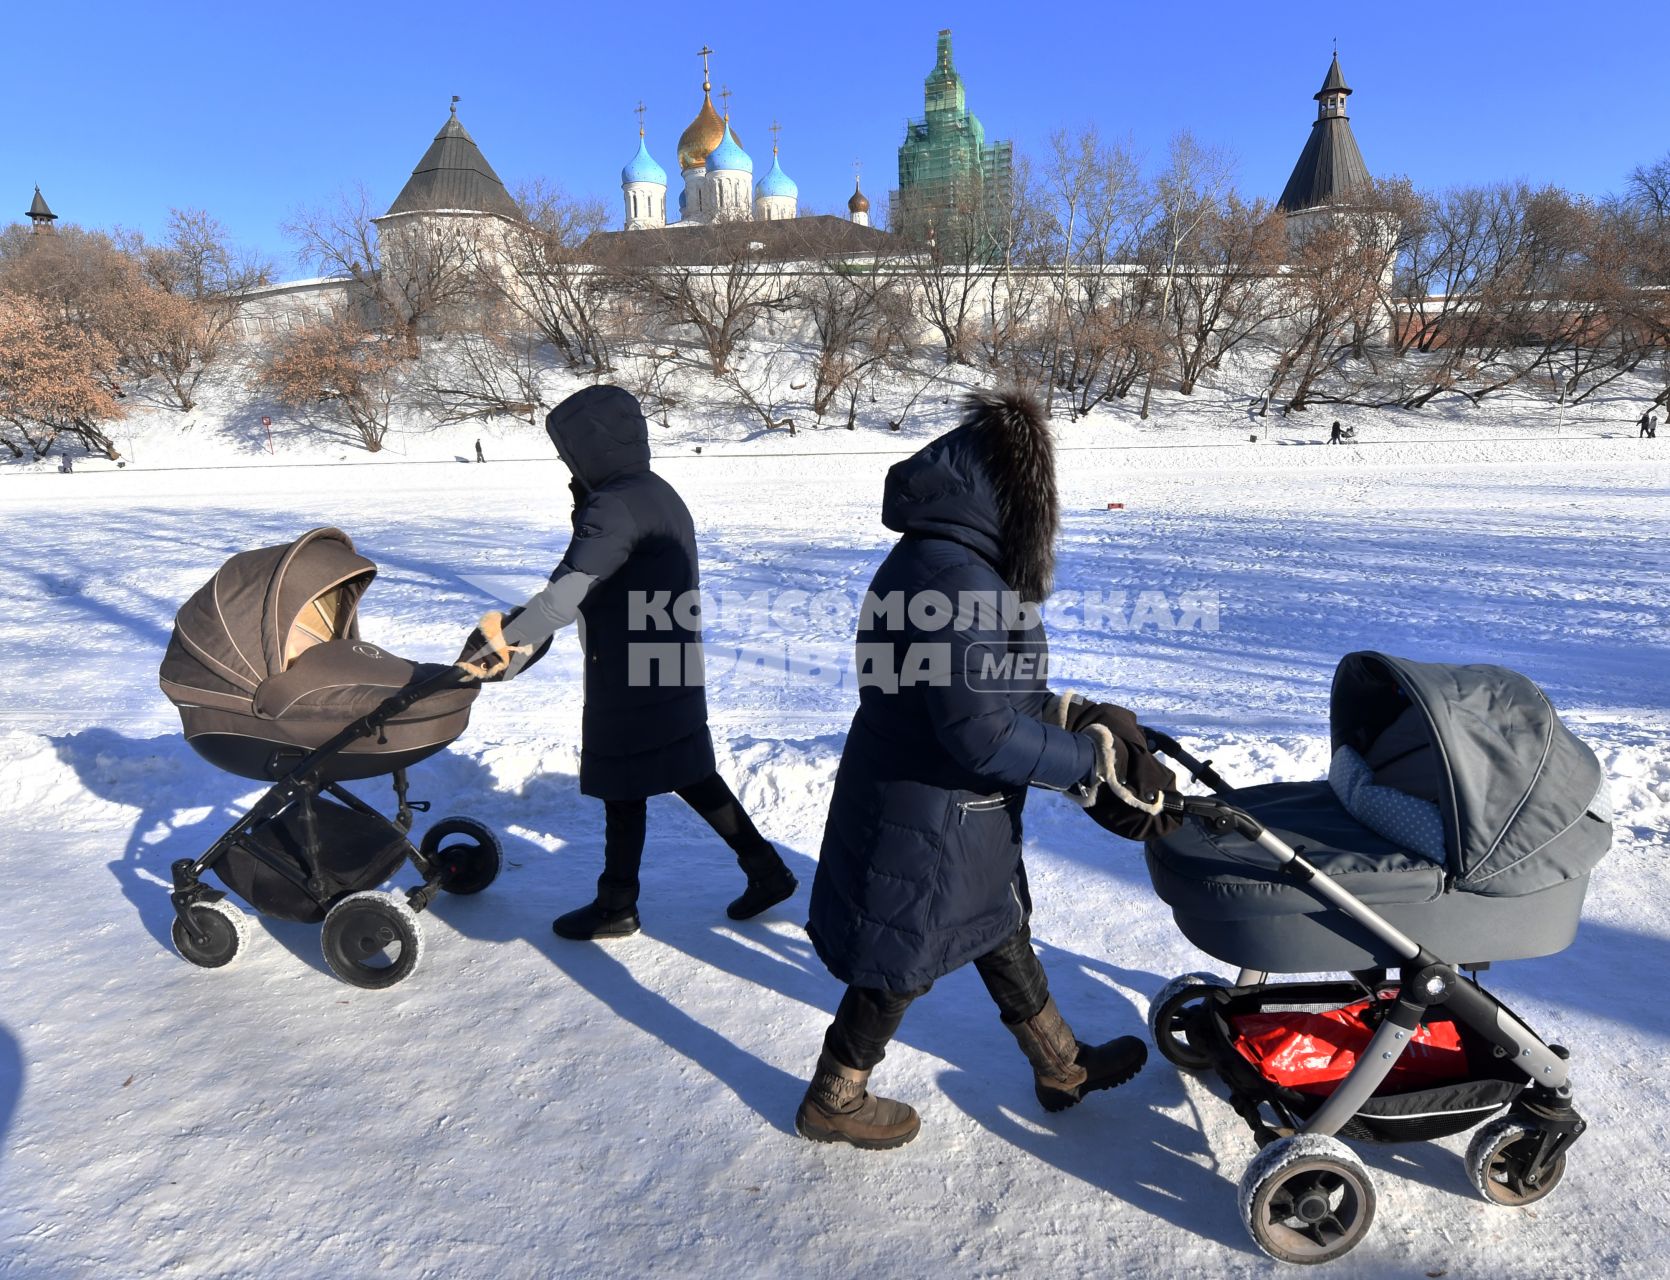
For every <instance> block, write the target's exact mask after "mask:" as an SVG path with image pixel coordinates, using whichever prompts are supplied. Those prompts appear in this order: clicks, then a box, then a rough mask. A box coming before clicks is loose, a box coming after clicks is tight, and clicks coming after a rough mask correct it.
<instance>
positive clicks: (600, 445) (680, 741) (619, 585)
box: [481, 386, 795, 940]
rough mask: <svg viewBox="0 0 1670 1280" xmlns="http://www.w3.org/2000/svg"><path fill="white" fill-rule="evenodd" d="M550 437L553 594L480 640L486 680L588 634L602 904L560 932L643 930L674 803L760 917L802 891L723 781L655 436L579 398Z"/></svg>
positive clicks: (621, 401)
mask: <svg viewBox="0 0 1670 1280" xmlns="http://www.w3.org/2000/svg"><path fill="white" fill-rule="evenodd" d="M545 430H546V432H547V433H548V434H549V435H550V437H551V442H552V443H553V444H554V445H556V447H557V453H558V455H559V456H560V457H561V458H562V460H563V462H564V463H565V464H566V465H567V467H568V470H569V472H570V473H571V474H572V476H573V477H574V479H573V483H572V484H571V485H570V489H571V491H572V492H573V495H574V515H573V525H574V534H573V537H572V539H571V540H570V541H569V544H568V550H567V551H566V552H565V553H564V555H563V558H562V563H560V564H559V565H558V566H557V568H556V571H555V572H553V573H552V574H551V580H550V583H549V584H548V585H547V586H546V587H545V589H544V590H543V591H541V592H539V594H537V595H536V596H534V597H533V598H532V599H531V600H529V601H528V602H527V604H526V605H524V606H523V607H522V608H521V609H518V610H516V611H515V612H513V613H512V614H511V615H510V617H509V619H508V620H507V619H506V618H505V617H504V616H503V615H501V614H499V613H498V612H496V611H495V612H492V613H489V614H487V615H486V617H484V618H483V619H482V620H481V637H482V642H483V643H484V645H485V646H486V650H487V654H486V660H487V662H488V663H489V664H490V670H491V671H492V672H493V673H494V674H498V675H500V676H502V677H509V676H514V675H515V674H516V673H517V671H518V670H519V669H520V667H521V666H523V665H525V659H526V656H527V655H529V654H531V653H532V651H533V650H534V649H535V648H537V647H538V646H539V645H540V644H542V643H543V642H544V641H546V640H548V639H549V638H550V637H551V636H552V635H553V634H554V633H555V632H556V631H558V630H560V629H561V628H563V627H566V626H567V625H568V624H569V623H570V622H573V621H574V620H575V618H576V616H578V617H579V618H580V620H581V623H582V625H581V627H580V642H581V645H582V647H583V648H584V650H585V663H586V668H585V670H586V676H585V693H586V704H585V710H584V712H583V715H582V718H581V727H580V739H581V746H580V790H581V791H582V792H583V793H584V794H586V795H589V796H596V797H597V798H598V799H600V800H602V801H603V804H604V825H605V831H604V855H603V861H604V865H603V874H602V876H601V877H600V878H599V879H598V882H597V897H596V899H595V900H594V901H592V902H591V903H588V904H587V905H586V906H584V907H581V908H579V909H578V910H576V911H571V912H569V913H568V914H567V915H564V916H560V917H559V918H558V919H557V920H556V921H555V922H554V923H553V925H552V928H553V929H554V930H555V931H556V932H557V933H558V934H559V935H560V936H562V937H565V938H574V939H579V940H587V939H592V938H604V937H621V936H624V935H626V934H631V933H636V932H637V931H638V928H639V922H638V910H637V901H638V867H639V863H640V861H641V859H642V857H643V849H644V828H645V815H646V806H645V803H644V801H645V799H646V798H647V797H649V796H653V795H660V794H663V793H664V792H669V791H672V792H677V793H678V795H679V796H680V797H682V798H683V799H684V800H685V801H686V802H687V803H689V804H690V806H691V807H692V808H694V809H695V810H696V812H697V813H699V814H701V815H702V817H703V818H705V819H706V820H707V822H708V824H709V825H710V826H712V827H713V829H714V830H715V831H716V832H718V833H719V835H720V836H721V837H722V838H723V839H724V840H725V841H726V843H727V844H729V845H730V847H731V849H732V851H733V852H735V854H736V856H737V861H738V862H739V863H740V864H741V866H742V869H743V871H744V872H745V873H746V875H747V877H748V887H747V889H746V890H745V891H744V893H743V894H742V896H741V897H739V898H738V899H736V901H734V902H732V903H731V904H730V906H729V907H728V908H727V912H728V914H729V915H730V916H731V918H732V919H735V920H743V919H747V918H748V917H749V916H753V915H757V914H758V913H759V912H761V911H763V910H765V909H766V908H767V907H769V906H772V905H773V904H775V903H778V902H781V901H783V900H784V899H785V898H787V897H788V896H789V895H790V894H792V893H793V892H794V889H795V879H794V876H793V874H792V873H790V871H789V869H788V868H787V867H786V866H785V865H784V864H783V860H782V859H781V858H780V857H779V856H778V854H777V851H776V850H775V849H773V848H772V847H771V845H770V844H769V843H767V842H766V840H765V838H764V837H763V836H761V835H760V833H759V832H758V831H757V830H756V829H755V828H754V824H753V822H751V821H750V820H749V817H748V815H747V813H746V812H744V810H743V808H742V806H741V805H740V804H738V803H737V800H736V797H735V796H734V795H732V794H731V790H730V788H729V787H728V786H726V785H725V782H724V779H722V778H721V777H720V776H719V774H718V772H717V771H716V769H715V765H714V758H713V742H712V740H711V738H710V737H709V736H708V727H707V695H706V691H705V689H704V687H703V681H702V670H701V661H700V656H699V649H700V645H701V639H702V635H701V628H700V618H699V610H698V603H697V587H698V578H699V575H698V571H697V564H696V530H695V526H694V524H693V523H692V521H691V519H690V512H689V510H688V509H686V507H685V505H684V502H683V500H682V499H680V498H679V496H678V493H677V492H676V491H675V490H674V489H673V487H672V486H671V485H670V484H668V483H667V482H666V481H665V480H663V479H662V478H661V477H660V476H658V475H656V474H655V473H654V472H653V471H651V470H650V465H649V461H650V459H649V427H648V425H647V424H646V422H645V421H644V414H643V409H642V408H641V407H640V406H639V404H638V401H637V399H636V398H635V397H633V395H632V394H631V393H630V392H628V391H625V390H623V389H622V388H620V387H612V386H597V387H587V388H586V389H585V390H583V391H578V392H576V393H575V394H574V395H572V396H570V397H568V399H566V400H564V401H563V402H562V403H561V404H559V405H558V406H557V407H556V408H555V409H553V410H552V411H551V413H550V415H549V416H548V417H547V418H546V420H545Z"/></svg>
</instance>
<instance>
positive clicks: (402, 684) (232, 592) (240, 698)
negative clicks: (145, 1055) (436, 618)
mask: <svg viewBox="0 0 1670 1280" xmlns="http://www.w3.org/2000/svg"><path fill="white" fill-rule="evenodd" d="M376 573H377V566H376V565H375V564H373V563H372V562H371V561H369V560H367V559H365V558H364V557H363V556H361V555H359V554H357V553H356V552H355V550H354V545H353V543H352V542H351V541H349V539H348V536H347V535H346V534H344V533H342V532H341V531H340V530H337V529H315V530H313V531H312V532H310V533H307V534H304V535H303V536H302V537H300V538H298V539H297V540H296V541H295V542H292V543H289V544H287V545H284V546H277V547H263V548H261V549H259V550H255V551H245V552H242V553H240V554H238V555H235V556H233V557H232V558H231V559H230V560H228V561H227V562H226V563H225V564H224V565H223V566H222V567H221V568H220V570H219V572H217V573H216V574H215V575H214V577H213V578H211V579H210V580H209V581H208V582H207V583H206V584H205V585H204V586H203V587H202V588H201V589H200V590H199V591H198V592H197V593H196V594H195V595H193V596H192V597H191V599H190V600H188V601H187V602H186V604H185V605H184V606H183V607H182V608H181V609H180V612H179V614H178V615H177V616H176V618H175V622H174V633H173V636H172V637H171V639H170V641H169V644H168V651H167V654H166V655H165V656H164V658H163V662H162V671H161V676H160V682H161V685H162V690H163V692H164V693H165V694H166V695H167V696H168V699H169V700H170V701H171V702H173V703H174V705H175V706H176V707H177V708H178V709H179V712H180V719H181V722H182V724H183V725H184V728H185V735H186V740H187V741H188V742H189V743H190V744H191V745H192V747H193V748H194V749H195V750H196V751H197V752H198V754H199V755H201V756H203V758H204V759H206V760H208V761H209V762H210V763H211V764H214V765H215V766H217V767H218V768H221V769H224V770H226V771H227V772H229V773H234V774H237V775H238V776H240V777H245V778H252V779H256V780H258V781H262V782H270V783H272V786H271V788H270V789H269V790H268V791H267V792H266V794H265V795H263V796H262V797H261V798H260V799H259V800H257V801H256V803H255V804H254V805H253V806H252V807H251V808H250V810H249V811H248V812H247V813H245V814H244V815H243V817H241V818H240V819H239V820H238V821H237V822H235V823H234V824H233V825H232V827H231V828H230V829H228V830H227V831H226V832H225V834H223V835H222V836H221V837H220V838H219V839H218V840H216V841H215V842H214V844H213V845H211V846H210V847H209V848H208V850H206V851H205V852H204V853H203V854H202V855H200V856H199V857H197V858H196V859H190V858H185V859H181V860H179V861H177V862H176V863H174V866H173V879H174V885H173V903H174V911H175V920H174V923H173V938H174V945H175V948H176V949H177V950H178V951H179V953H180V954H181V955H182V956H184V957H185V958H186V959H187V960H189V961H191V963H193V964H195V965H199V966H201V967H203V968H210V969H213V968H220V967H222V966H224V965H227V964H230V963H231V962H232V961H233V960H234V959H236V958H237V957H238V956H239V955H240V954H242V953H243V951H244V950H245V948H246V944H247V941H248V932H247V922H246V920H245V917H244V915H243V913H242V912H241V911H239V910H238V909H237V908H236V907H234V906H233V905H232V904H231V903H229V902H227V901H226V895H225V894H224V893H222V892H220V891H219V890H217V889H213V888H210V887H209V886H208V885H206V884H204V883H203V881H202V879H201V877H202V876H203V874H204V873H205V872H208V871H212V872H213V873H214V874H215V875H216V876H217V877H218V878H219V879H220V881H221V882H222V883H223V884H224V885H225V886H226V887H227V888H228V889H230V890H231V891H232V892H234V893H236V894H237V895H238V896H239V897H240V898H242V899H243V900H244V901H245V902H247V903H248V904H249V905H250V906H251V907H252V908H254V909H255V911H257V912H258V913H260V914H262V915H268V916H274V917H277V918H279V919H283V920H296V921H302V922H307V923H312V922H322V923H323V928H322V930H321V935H320V937H321V945H322V947H323V949H324V953H325V960H326V962H327V963H328V964H329V965H330V967H331V970H332V971H333V972H334V973H336V974H337V975H338V976H339V977H341V978H343V979H344V980H345V981H348V982H351V983H353V984H355V985H356V986H361V987H389V986H392V985H394V984H395V983H396V982H399V981H401V980H402V979H403V978H405V977H407V976H408V975H410V974H411V972H412V970H413V969H415V968H416V966H417V963H418V959H419V956H420V954H421V952H422V947H423V932H422V926H421V924H420V922H419V920H418V913H419V912H421V911H423V910H424V908H426V907H427V906H428V905H429V903H430V902H431V901H433V900H434V897H435V895H436V894H437V893H439V892H440V891H442V890H445V891H447V892H449V893H460V894H465V893H479V892H480V891H481V890H483V889H485V888H486V887H487V886H488V885H489V884H491V883H492V882H493V879H494V877H496V876H497V875H498V872H499V865H500V851H499V842H498V839H497V838H496V837H495V836H494V834H493V833H492V831H490V830H489V829H488V828H486V827H484V826H483V825H482V824H480V823H479V822H475V821H473V820H472V819H469V818H448V819H445V820H444V821H441V822H438V823H436V824H435V825H433V826H432V827H430V828H429V830H428V831H427V832H426V833H425V834H424V837H423V840H422V843H421V844H419V845H416V846H414V845H413V844H412V842H411V841H410V840H409V839H408V835H407V833H408V832H410V831H411V828H412V819H413V815H414V813H418V812H424V811H427V809H428V807H429V806H428V805H427V804H426V803H424V802H421V801H415V800H409V799H408V798H407V781H406V769H407V768H408V767H409V766H411V765H413V764H416V763H417V762H418V761H420V760H423V759H426V758H427V757H429V756H431V755H434V754H435V753H436V752H438V751H441V750H443V749H444V748H445V747H446V746H447V744H449V743H450V742H452V741H453V740H454V739H455V738H457V737H458V735H459V734H460V733H462V732H463V731H464V729H465V727H466V726H467V725H468V724H469V716H470V704H471V703H472V702H473V701H474V700H475V696H476V692H477V682H476V681H475V680H474V679H473V678H472V677H470V676H469V675H467V674H466V673H465V672H463V671H462V670H461V669H459V668H458V667H456V666H452V665H440V664H433V663H413V662H409V661H407V660H406V659H404V658H399V657H396V656H395V655H393V654H391V653H386V652H384V651H383V650H382V649H380V648H378V647H377V646H376V645H374V644H370V643H368V642H366V641H364V640H362V639H360V636H359V624H358V609H359V601H360V597H361V596H362V595H363V594H364V592H365V589H366V587H367V586H369V585H370V583H371V580H372V579H373V578H374V577H375V576H376ZM384 775H387V776H388V777H389V778H390V780H391V782H392V784H393V788H394V794H395V799H396V812H395V817H394V818H393V819H392V820H391V819H389V818H387V817H385V816H384V815H383V814H381V813H379V812H378V811H377V810H376V809H374V808H372V807H371V806H370V805H368V804H366V803H365V802H364V801H363V800H361V799H360V798H359V797H358V796H356V795H354V794H353V793H352V792H350V791H348V790H347V788H345V787H344V786H343V785H342V784H343V783H344V782H346V781H350V780H355V779H366V778H374V777H380V776H384ZM408 861H409V862H411V863H412V865H413V866H414V867H415V868H416V869H417V871H418V872H419V874H420V875H422V877H423V883H422V885H421V886H419V887H418V888H415V889H412V890H410V891H408V892H407V893H405V894H403V895H402V894H394V893H381V892H376V886H378V885H380V884H382V883H383V882H384V881H385V880H387V879H388V878H389V877H390V876H391V875H393V874H394V873H395V872H396V871H397V870H398V869H399V868H400V866H401V865H402V864H403V863H405V862H408Z"/></svg>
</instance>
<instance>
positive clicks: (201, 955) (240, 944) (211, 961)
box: [172, 900, 249, 969]
mask: <svg viewBox="0 0 1670 1280" xmlns="http://www.w3.org/2000/svg"><path fill="white" fill-rule="evenodd" d="M191 922H192V923H193V924H195V925H196V926H197V930H198V932H199V933H201V934H202V935H203V941H201V942H199V941H197V940H196V939H194V938H193V937H192V936H191V934H190V933H189V932H187V931H186V927H185V925H184V924H183V923H182V922H181V920H180V918H179V917H178V916H175V918H174V928H173V930H172V932H173V935H174V950H176V951H178V952H179V953H180V954H181V955H182V956H184V957H185V958H186V959H187V960H190V961H191V962H192V963H193V964H194V965H196V966H197V967H198V968H200V969H224V968H225V967H226V966H227V965H229V964H231V963H232V962H233V961H234V960H236V959H237V958H238V957H239V956H241V955H242V954H243V953H244V951H245V950H246V949H247V948H248V946H249V920H248V918H247V917H245V915H244V913H243V912H242V911H239V910H238V909H237V908H236V907H234V906H233V905H232V904H231V903H230V902H226V901H224V900H217V901H214V902H194V903H192V905H191Z"/></svg>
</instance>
